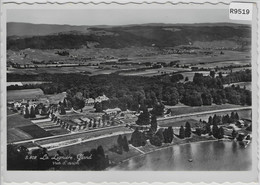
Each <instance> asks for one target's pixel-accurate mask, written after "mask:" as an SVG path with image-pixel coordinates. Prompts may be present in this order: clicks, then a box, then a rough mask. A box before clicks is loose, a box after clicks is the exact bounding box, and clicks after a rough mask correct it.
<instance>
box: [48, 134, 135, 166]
mask: <svg viewBox="0 0 260 185" xmlns="http://www.w3.org/2000/svg"><path fill="white" fill-rule="evenodd" d="M122 136H126V137H127V139H128V140H130V138H131V134H123V135H122ZM117 138H118V136H111V137H107V138H102V139H98V140H94V141H89V142H85V143H82V144H77V145H73V146H68V147H63V148H60V149H55V150H51V151H49V152H48V153H49V154H50V155H55V154H56V152H57V151H58V150H59V151H61V152H63V151H64V150H69V152H70V153H71V154H75V155H77V154H80V153H82V152H85V151H90V150H91V149H93V148H97V147H98V146H99V145H102V147H103V149H104V151H105V154H106V155H108V158H109V159H110V160H111V161H112V162H113V163H118V162H120V161H122V160H125V159H127V158H129V157H132V156H134V155H138V154H140V152H138V151H136V150H135V149H133V148H131V147H129V149H130V151H129V152H124V153H123V154H122V155H121V154H117V153H115V152H111V151H109V149H110V148H112V147H113V146H114V145H116V144H117Z"/></svg>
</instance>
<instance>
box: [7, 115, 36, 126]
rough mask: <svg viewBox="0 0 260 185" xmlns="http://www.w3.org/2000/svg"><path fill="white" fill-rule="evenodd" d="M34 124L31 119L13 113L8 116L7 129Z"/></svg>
mask: <svg viewBox="0 0 260 185" xmlns="http://www.w3.org/2000/svg"><path fill="white" fill-rule="evenodd" d="M28 125H33V123H32V122H31V120H30V119H26V118H24V117H23V116H22V115H20V114H16V115H12V116H8V117H7V129H11V128H15V127H22V126H28Z"/></svg>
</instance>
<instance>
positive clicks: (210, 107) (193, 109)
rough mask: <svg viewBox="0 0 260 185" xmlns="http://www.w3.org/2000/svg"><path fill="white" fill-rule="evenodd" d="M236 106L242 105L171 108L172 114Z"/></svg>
mask: <svg viewBox="0 0 260 185" xmlns="http://www.w3.org/2000/svg"><path fill="white" fill-rule="evenodd" d="M238 107H243V106H240V105H233V104H223V105H211V106H200V107H179V108H178V109H172V116H176V115H180V114H187V113H195V112H205V111H213V110H220V109H231V108H238Z"/></svg>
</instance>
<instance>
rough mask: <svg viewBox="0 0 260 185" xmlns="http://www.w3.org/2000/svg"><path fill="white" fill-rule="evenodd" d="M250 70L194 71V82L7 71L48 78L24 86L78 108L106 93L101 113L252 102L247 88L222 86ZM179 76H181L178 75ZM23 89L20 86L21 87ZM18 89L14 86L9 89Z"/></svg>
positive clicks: (244, 78) (172, 78)
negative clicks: (160, 106)
mask: <svg viewBox="0 0 260 185" xmlns="http://www.w3.org/2000/svg"><path fill="white" fill-rule="evenodd" d="M250 76H251V71H250V70H247V71H240V72H235V73H231V74H230V75H228V76H226V77H224V76H222V77H219V76H218V77H215V75H214V73H211V75H210V76H203V75H202V74H200V73H195V75H194V78H193V81H189V82H185V83H181V82H176V79H175V76H170V75H163V76H154V77H140V76H131V77H129V76H120V75H117V74H110V75H97V76H88V75H83V74H44V75H43V74H39V76H35V75H17V74H14V75H12V74H8V80H9V79H10V80H11V81H13V80H15V81H17V80H18V81H19V79H23V78H24V79H27V78H28V79H30V80H41V81H49V82H52V83H48V84H36V85H29V86H24V88H27V87H30V88H41V89H42V90H43V91H44V93H45V94H54V93H61V92H64V91H65V92H67V99H68V100H69V101H70V103H71V104H72V106H73V107H74V108H75V109H81V108H82V107H84V103H83V102H84V99H85V98H96V97H98V96H101V95H103V94H105V95H106V96H107V97H109V100H108V101H106V102H102V103H101V104H100V103H96V104H95V108H96V110H97V112H100V111H102V110H104V109H107V108H114V107H120V108H121V109H122V110H126V109H129V110H134V111H139V110H141V109H140V108H141V107H143V106H147V107H148V108H153V107H154V106H156V105H157V104H165V105H176V104H178V103H179V102H181V103H183V104H185V105H189V106H201V105H211V104H212V103H215V104H218V105H221V104H225V103H230V104H238V105H251V103H252V102H251V91H250V90H247V89H246V88H245V87H242V88H241V87H240V86H231V87H225V88H224V87H223V84H224V83H226V82H227V81H230V79H232V82H237V81H251V77H250ZM176 78H177V79H179V77H176ZM19 88H21V87H19ZM10 89H15V88H14V86H11V87H8V90H10Z"/></svg>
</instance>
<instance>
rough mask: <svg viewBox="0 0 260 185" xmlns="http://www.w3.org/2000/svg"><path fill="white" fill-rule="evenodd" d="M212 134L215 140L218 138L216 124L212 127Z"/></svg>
mask: <svg viewBox="0 0 260 185" xmlns="http://www.w3.org/2000/svg"><path fill="white" fill-rule="evenodd" d="M212 134H213V136H214V137H215V138H218V137H219V131H218V126H217V125H216V124H214V125H213V127H212Z"/></svg>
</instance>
